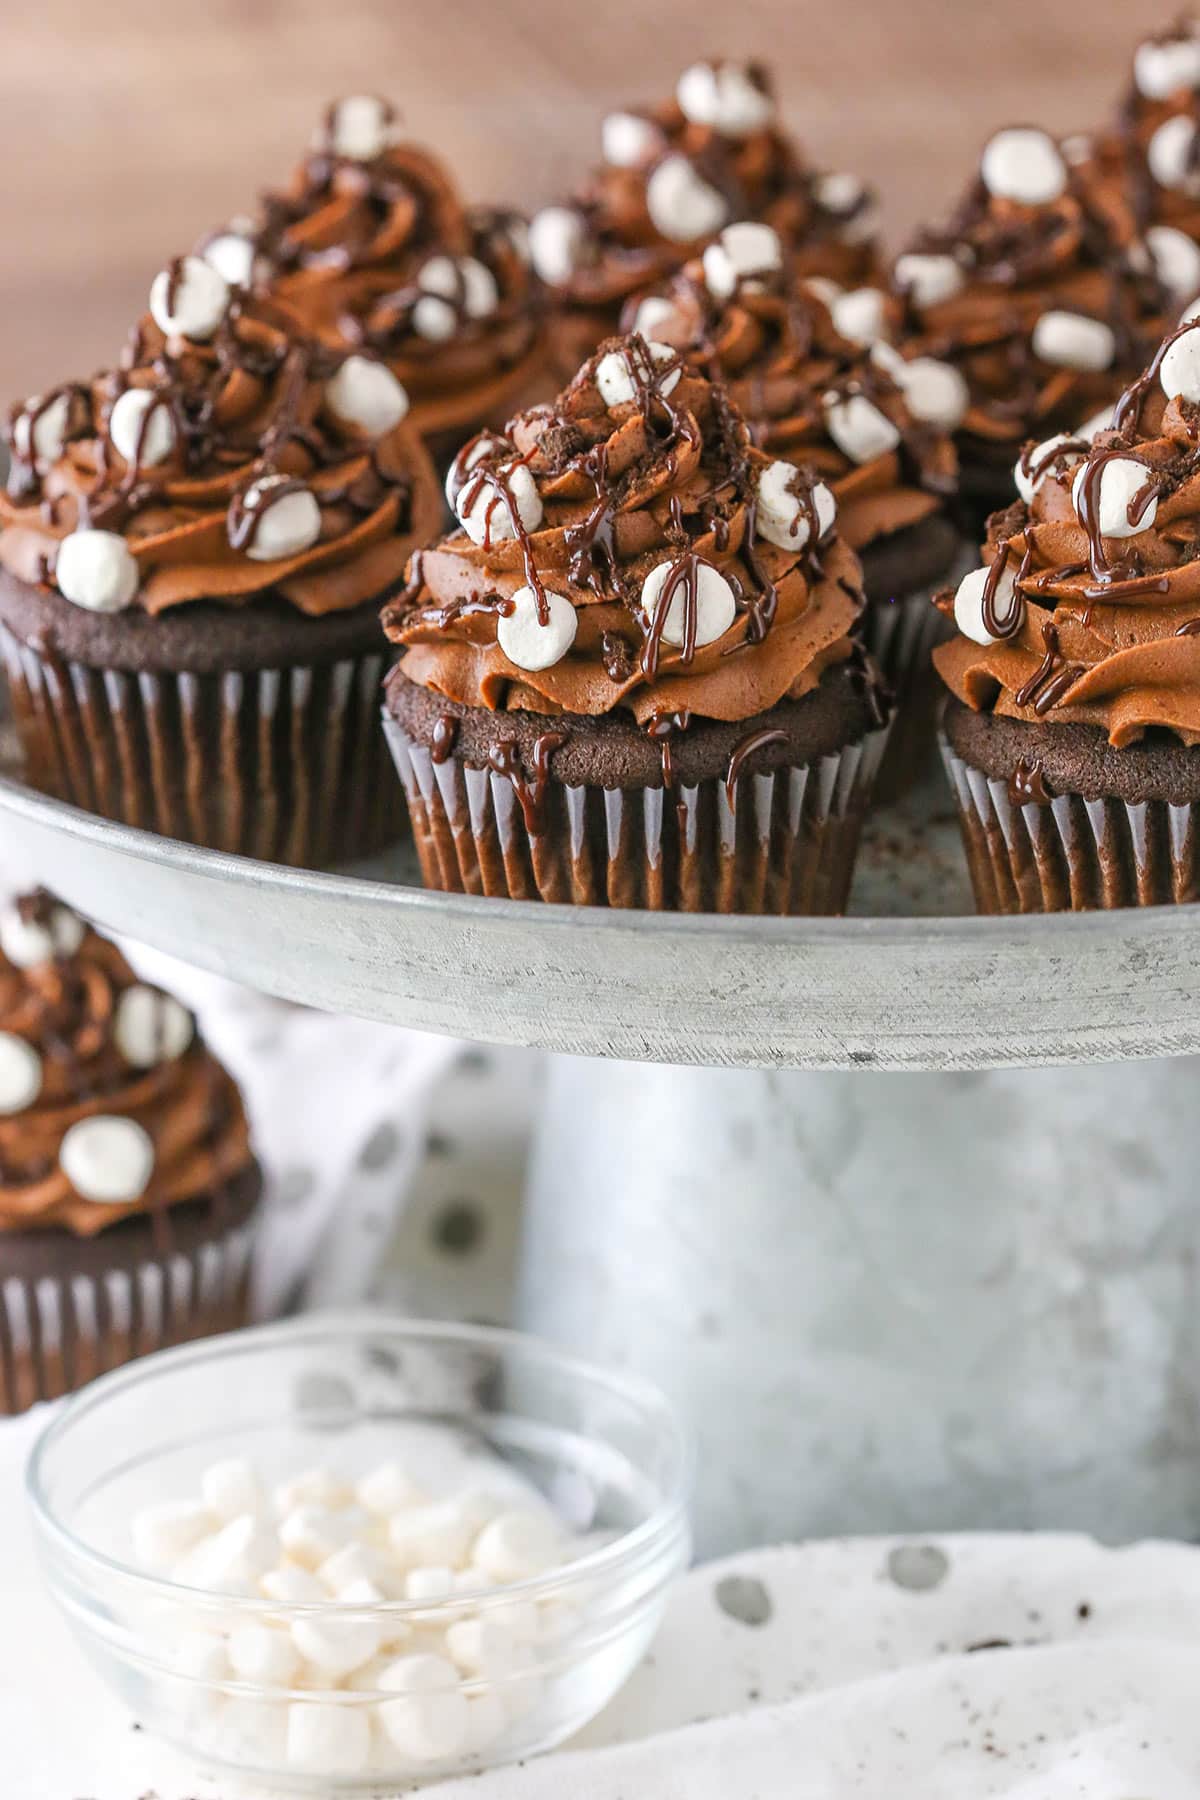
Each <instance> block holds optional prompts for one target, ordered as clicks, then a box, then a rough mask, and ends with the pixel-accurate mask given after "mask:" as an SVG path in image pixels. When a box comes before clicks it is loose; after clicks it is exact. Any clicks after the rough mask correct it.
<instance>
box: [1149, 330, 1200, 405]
mask: <svg viewBox="0 0 1200 1800" xmlns="http://www.w3.org/2000/svg"><path fill="white" fill-rule="evenodd" d="M1158 379H1159V381H1160V383H1161V385H1162V391H1163V393H1164V394H1165V395H1166V396H1167V399H1168V400H1187V401H1190V402H1191V403H1192V404H1193V405H1195V404H1196V403H1197V402H1200V319H1198V320H1194V321H1191V322H1190V324H1189V328H1188V330H1186V331H1181V332H1180V333H1179V335H1178V336H1177V337H1176V339H1175V341H1174V343H1172V344H1171V345H1170V346H1169V347H1168V348H1167V350H1166V351H1165V352H1164V353H1163V359H1162V361H1161V362H1160V363H1159V365H1158Z"/></svg>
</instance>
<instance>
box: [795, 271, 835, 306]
mask: <svg viewBox="0 0 1200 1800" xmlns="http://www.w3.org/2000/svg"><path fill="white" fill-rule="evenodd" d="M800 286H801V287H802V288H804V289H805V291H806V292H807V293H810V294H815V295H816V297H817V299H818V300H820V301H822V302H823V303H824V304H825V305H826V306H828V307H829V308H830V309H831V310H832V308H833V303H834V301H835V300H837V299H838V298H839V297H840V295H841V294H842V292H843V289H842V288H840V287H839V286H838V284H837V282H836V281H830V279H829V277H828V275H806V276H805V278H804V280H803V281H802V282H801V283H800Z"/></svg>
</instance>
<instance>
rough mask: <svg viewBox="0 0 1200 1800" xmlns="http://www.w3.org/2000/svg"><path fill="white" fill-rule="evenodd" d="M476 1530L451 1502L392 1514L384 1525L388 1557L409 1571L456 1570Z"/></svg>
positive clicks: (466, 1516) (467, 1515) (464, 1556)
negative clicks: (430, 1569) (388, 1546)
mask: <svg viewBox="0 0 1200 1800" xmlns="http://www.w3.org/2000/svg"><path fill="white" fill-rule="evenodd" d="M475 1531H476V1526H475V1522H474V1520H473V1519H472V1518H471V1517H470V1515H469V1514H467V1513H465V1512H464V1511H463V1509H462V1508H461V1507H458V1506H456V1505H455V1504H454V1502H453V1501H451V1500H444V1501H439V1502H438V1503H437V1504H436V1505H434V1506H421V1507H416V1508H414V1509H413V1510H412V1511H410V1512H400V1513H396V1514H395V1516H394V1517H393V1518H392V1520H391V1522H390V1524H389V1525H388V1542H389V1544H390V1545H391V1549H392V1554H393V1556H394V1557H395V1558H396V1560H397V1562H398V1563H399V1564H400V1566H401V1568H402V1569H404V1570H405V1571H406V1572H407V1570H409V1569H419V1568H427V1567H434V1568H441V1567H444V1566H448V1567H450V1568H458V1567H460V1566H461V1564H462V1563H464V1562H465V1561H466V1560H467V1552H468V1551H469V1550H470V1547H471V1540H472V1539H473V1537H474V1536H475Z"/></svg>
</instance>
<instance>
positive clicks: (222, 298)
mask: <svg viewBox="0 0 1200 1800" xmlns="http://www.w3.org/2000/svg"><path fill="white" fill-rule="evenodd" d="M229 300H230V291H229V283H228V282H227V281H226V280H225V277H224V276H223V275H221V274H219V273H218V271H217V270H216V269H214V268H213V266H212V264H211V263H208V262H205V260H204V258H203V257H201V256H185V257H183V258H182V259H181V260H180V261H179V263H178V264H174V263H173V264H172V265H171V267H170V268H168V269H160V270H159V272H158V274H157V275H156V276H155V277H154V282H153V285H152V286H151V289H150V312H151V315H152V317H153V319H154V323H155V324H156V325H157V326H158V328H159V330H160V331H161V332H162V333H163V335H164V337H169V338H170V337H186V338H194V339H195V340H196V341H197V342H200V343H202V342H204V340H205V339H207V338H210V337H213V336H215V334H216V332H217V328H218V327H219V325H220V324H221V321H222V319H223V318H224V317H225V314H226V313H227V312H228V311H229Z"/></svg>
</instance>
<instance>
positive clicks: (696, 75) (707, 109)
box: [675, 62, 775, 138]
mask: <svg viewBox="0 0 1200 1800" xmlns="http://www.w3.org/2000/svg"><path fill="white" fill-rule="evenodd" d="M675 98H676V99H677V100H678V102H679V109H680V111H681V112H682V113H683V115H684V117H685V118H687V119H690V120H691V122H692V124H693V125H709V126H711V127H712V129H713V130H714V131H719V132H720V133H721V134H722V136H723V137H732V138H742V137H749V136H750V135H751V133H752V132H755V131H762V130H763V129H764V128H765V127H766V126H768V125H769V124H770V123H771V120H772V118H773V117H774V113H775V107H774V104H773V102H772V100H771V96H770V95H769V94H768V93H765V92H764V91H763V89H762V88H761V87H759V85H758V83H757V82H755V81H753V80H752V79H751V76H750V73H749V71H748V70H747V69H744V68H741V67H740V66H739V65H738V64H737V63H726V62H722V63H708V62H698V63H693V64H692V66H691V68H690V69H685V70H684V72H683V74H682V75H681V76H680V77H679V80H678V82H677V84H676V87H675Z"/></svg>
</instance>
